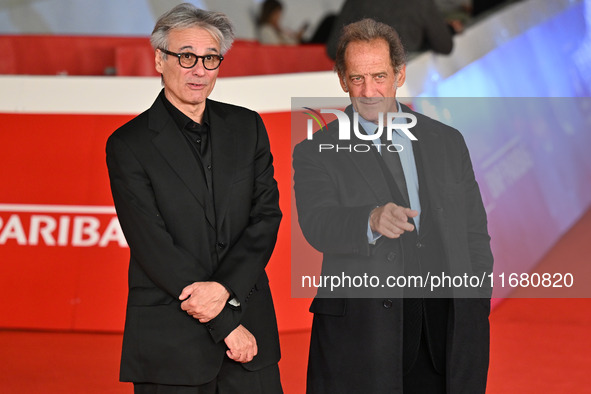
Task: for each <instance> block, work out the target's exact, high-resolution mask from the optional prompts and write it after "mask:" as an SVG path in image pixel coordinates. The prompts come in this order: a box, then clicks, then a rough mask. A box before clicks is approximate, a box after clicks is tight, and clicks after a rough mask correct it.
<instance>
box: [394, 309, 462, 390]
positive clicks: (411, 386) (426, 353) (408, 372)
mask: <svg viewBox="0 0 591 394" xmlns="http://www.w3.org/2000/svg"><path fill="white" fill-rule="evenodd" d="M405 301H415V300H405ZM422 301H423V302H422V304H423V305H422V308H420V309H422V311H421V312H419V313H420V314H421V318H420V319H418V320H420V321H421V323H420V326H419V327H420V328H419V327H413V329H415V330H416V329H418V331H420V337H419V338H417V341H418V342H419V343H418V351H416V352H414V351H412V355H409V354H406V353H405V354H404V357H403V360H404V365H403V370H404V371H405V372H404V376H403V377H402V385H403V393H404V394H445V392H446V389H445V387H446V380H445V369H446V367H445V353H446V346H445V342H446V337H447V325H448V314H449V308H450V304H451V301H450V300H449V299H424V300H422ZM407 304H408V303H407ZM427 310H428V311H429V312H430V313H429V316H430V318H431V323H430V324H427V319H426V316H425V313H426V311H427ZM415 313H416V312H415ZM411 314H412V313H411ZM404 318H405V319H406V318H407V315H406V313H405V316H404ZM415 320H417V319H415ZM428 326H429V327H428ZM408 328H409V327H408V326H406V325H405V329H408ZM430 331H431V333H430V334H429V332H430ZM433 331H434V332H433ZM408 337H410V338H412V337H413V336H412V335H410V336H409V335H407V336H405V340H406V338H408ZM429 341H431V342H437V343H431V344H429V343H428V342H429ZM405 351H407V349H406V348H405ZM435 363H437V364H438V369H439V371H438V370H437V369H436V368H435Z"/></svg>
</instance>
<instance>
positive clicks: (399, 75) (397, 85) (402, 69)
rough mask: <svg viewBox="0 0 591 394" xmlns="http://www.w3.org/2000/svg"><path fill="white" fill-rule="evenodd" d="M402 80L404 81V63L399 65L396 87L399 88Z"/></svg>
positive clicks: (402, 83) (402, 82)
mask: <svg viewBox="0 0 591 394" xmlns="http://www.w3.org/2000/svg"><path fill="white" fill-rule="evenodd" d="M404 81H406V64H403V65H402V67H400V71H398V74H397V75H396V87H397V88H399V87H401V86H402V85H404Z"/></svg>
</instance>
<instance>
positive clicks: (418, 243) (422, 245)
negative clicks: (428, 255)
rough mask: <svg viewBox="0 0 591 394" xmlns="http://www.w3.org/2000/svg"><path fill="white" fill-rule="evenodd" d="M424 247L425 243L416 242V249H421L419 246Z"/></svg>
mask: <svg viewBox="0 0 591 394" xmlns="http://www.w3.org/2000/svg"><path fill="white" fill-rule="evenodd" d="M424 247H425V244H422V243H420V242H417V249H421V248H424Z"/></svg>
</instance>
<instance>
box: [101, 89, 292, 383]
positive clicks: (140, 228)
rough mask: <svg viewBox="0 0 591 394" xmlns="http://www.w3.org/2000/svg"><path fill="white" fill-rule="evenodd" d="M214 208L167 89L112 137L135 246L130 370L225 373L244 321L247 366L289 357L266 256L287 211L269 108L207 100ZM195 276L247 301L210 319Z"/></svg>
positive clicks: (181, 376) (157, 375)
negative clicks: (252, 341)
mask: <svg viewBox="0 0 591 394" xmlns="http://www.w3.org/2000/svg"><path fill="white" fill-rule="evenodd" d="M206 108H207V110H208V111H209V115H210V119H209V120H210V130H211V132H210V135H211V153H212V166H213V168H212V169H211V170H212V171H213V190H214V200H215V219H214V218H212V217H211V215H210V217H208V216H207V214H206V212H207V209H206V200H207V198H206V193H208V190H207V188H206V183H205V179H204V176H203V173H202V170H201V168H200V166H199V164H198V162H197V161H196V158H195V156H194V155H193V153H192V151H191V148H190V146H189V144H188V142H187V141H186V139H185V137H184V136H183V135H182V133H181V131H180V130H179V129H178V127H177V125H176V124H175V122H174V121H173V119H172V118H171V116H170V115H169V113H168V112H167V110H166V108H165V107H164V104H163V102H162V100H161V98H160V97H159V98H158V99H156V101H155V102H154V104H153V105H152V107H151V108H150V109H148V110H147V111H146V112H144V113H142V114H140V115H139V116H137V117H136V118H134V119H132V120H131V121H130V122H128V123H127V124H125V125H124V126H122V127H121V128H119V129H118V130H116V131H115V132H114V133H113V134H112V135H111V137H110V138H109V140H108V142H107V149H106V151H107V165H108V169H109V177H110V180H111V190H112V193H113V200H114V202H115V207H116V209H117V214H118V217H119V221H120V222H121V226H122V228H123V231H124V233H125V237H126V239H127V242H128V244H129V247H130V263H129V297H128V301H127V316H126V322H125V332H124V339H123V352H122V361H121V374H120V379H121V380H122V381H133V382H153V383H161V384H174V385H198V384H202V383H205V382H208V381H211V380H212V379H213V378H214V377H215V376H216V375H217V373H218V371H219V368H220V365H221V363H222V360H223V357H225V350H226V346H225V344H224V341H223V340H224V338H225V337H226V336H227V335H228V334H229V333H230V332H231V331H232V330H234V328H236V327H237V326H238V325H239V324H242V325H243V326H245V327H246V328H247V329H248V330H249V331H250V332H251V333H252V334H253V335H254V336H255V338H256V340H257V345H258V349H259V354H258V355H257V356H256V357H255V358H254V359H253V361H251V362H250V363H247V364H244V367H245V368H247V369H251V370H254V369H258V368H262V367H264V366H267V365H270V364H272V363H276V362H277V361H278V360H279V358H280V353H279V341H278V335H277V324H276V320H275V313H274V309H273V302H272V298H271V293H270V290H269V285H268V279H267V276H266V273H265V266H266V264H267V262H268V260H269V258H270V256H271V253H272V251H273V248H274V245H275V241H276V236H277V231H278V228H279V223H280V220H281V211H280V210H279V205H278V199H279V193H278V190H277V184H276V182H275V180H274V178H273V165H272V156H271V153H270V147H269V141H268V136H267V133H266V130H265V127H264V125H263V122H262V120H261V118H260V116H259V115H258V114H257V113H255V112H253V111H250V110H247V109H245V108H241V107H236V106H233V105H229V104H223V103H219V102H215V101H212V100H207V103H206ZM196 281H217V282H220V283H222V284H223V285H225V286H226V287H227V288H228V289H229V290H230V291H231V293H232V295H233V296H235V297H236V298H237V299H238V300H239V301H240V307H238V308H234V307H231V306H230V305H226V307H225V308H224V309H223V310H222V312H221V313H220V314H219V315H218V316H217V317H216V318H215V319H213V320H212V321H211V322H209V323H208V324H201V323H199V321H198V320H196V319H194V318H192V317H191V316H189V315H187V313H186V312H184V311H182V310H181V308H180V301H179V299H178V297H179V295H180V293H181V291H182V289H183V288H184V287H185V286H187V285H188V284H190V283H193V282H196Z"/></svg>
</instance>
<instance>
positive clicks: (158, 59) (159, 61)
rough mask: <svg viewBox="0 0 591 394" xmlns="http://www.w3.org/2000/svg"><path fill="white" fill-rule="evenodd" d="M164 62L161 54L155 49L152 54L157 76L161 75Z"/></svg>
mask: <svg viewBox="0 0 591 394" xmlns="http://www.w3.org/2000/svg"><path fill="white" fill-rule="evenodd" d="M163 62H164V59H163V58H162V53H161V52H160V51H159V50H158V49H156V51H155V52H154V65H155V68H156V71H158V73H159V74H162V63H163Z"/></svg>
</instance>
